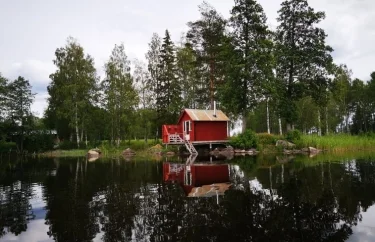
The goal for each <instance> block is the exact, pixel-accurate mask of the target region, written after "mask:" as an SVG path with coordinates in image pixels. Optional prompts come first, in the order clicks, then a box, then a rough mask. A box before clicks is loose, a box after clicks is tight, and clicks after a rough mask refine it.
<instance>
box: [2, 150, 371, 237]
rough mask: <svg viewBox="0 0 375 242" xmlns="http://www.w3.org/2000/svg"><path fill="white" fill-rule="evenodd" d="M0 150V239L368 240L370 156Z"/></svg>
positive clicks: (369, 228) (369, 232)
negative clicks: (57, 154)
mask: <svg viewBox="0 0 375 242" xmlns="http://www.w3.org/2000/svg"><path fill="white" fill-rule="evenodd" d="M185 163H186V159H178V160H177V159H175V160H174V161H172V160H168V159H167V158H163V160H161V161H126V160H122V159H121V160H109V159H108V160H106V159H99V160H97V161H94V162H89V161H86V159H84V158H69V159H28V160H24V161H20V160H17V159H11V160H9V159H7V158H4V157H2V158H1V160H0V241H27V242H29V241H31V242H32V241H375V206H374V203H375V157H374V159H371V158H367V159H336V160H335V159H333V160H332V159H331V161H330V162H328V161H326V160H324V159H320V160H316V159H315V160H314V159H312V160H309V159H306V158H301V159H299V157H297V158H295V159H285V158H284V157H258V158H252V157H248V158H235V159H232V160H230V161H225V160H223V161H218V160H215V159H213V161H210V159H209V158H207V159H205V158H200V159H197V160H196V161H195V162H194V163H193V164H190V165H188V166H187V165H185Z"/></svg>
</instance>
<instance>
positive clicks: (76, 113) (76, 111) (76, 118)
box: [75, 103, 79, 148]
mask: <svg viewBox="0 0 375 242" xmlns="http://www.w3.org/2000/svg"><path fill="white" fill-rule="evenodd" d="M77 109H78V107H77V103H76V106H75V126H76V135H77V146H78V148H79V128H78V110H77Z"/></svg>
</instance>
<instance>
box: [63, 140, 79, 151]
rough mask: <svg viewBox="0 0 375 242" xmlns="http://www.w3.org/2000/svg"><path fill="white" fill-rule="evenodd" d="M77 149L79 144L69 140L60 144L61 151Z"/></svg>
mask: <svg viewBox="0 0 375 242" xmlns="http://www.w3.org/2000/svg"><path fill="white" fill-rule="evenodd" d="M77 148H78V146H77V143H76V142H72V141H69V140H64V141H61V142H60V144H59V149H61V150H72V149H77Z"/></svg>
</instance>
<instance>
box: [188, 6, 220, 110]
mask: <svg viewBox="0 0 375 242" xmlns="http://www.w3.org/2000/svg"><path fill="white" fill-rule="evenodd" d="M199 11H200V13H201V18H200V19H199V20H197V21H195V22H189V23H188V26H189V28H190V29H189V31H188V32H187V35H186V37H187V40H188V42H189V44H190V45H191V46H192V47H193V49H194V50H195V51H196V53H197V57H198V58H197V66H199V67H200V72H201V73H200V78H201V80H202V82H201V84H199V85H198V88H199V89H200V90H198V92H200V96H201V100H200V102H201V104H202V105H205V104H207V103H210V107H211V109H213V104H214V100H215V99H216V97H215V96H216V92H217V86H218V85H220V83H222V81H223V69H224V66H225V65H226V63H224V62H223V60H222V59H221V58H220V53H221V51H222V42H223V39H224V37H225V28H226V21H225V19H224V18H223V17H222V16H221V15H220V14H219V13H218V12H217V11H216V10H215V9H214V8H213V7H212V6H210V5H209V4H207V3H206V2H203V4H202V5H200V6H199Z"/></svg>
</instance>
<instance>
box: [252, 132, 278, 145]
mask: <svg viewBox="0 0 375 242" xmlns="http://www.w3.org/2000/svg"><path fill="white" fill-rule="evenodd" d="M257 137H258V143H259V144H260V145H275V144H276V141H277V140H278V139H279V137H278V136H277V135H273V134H268V133H260V134H257Z"/></svg>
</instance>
